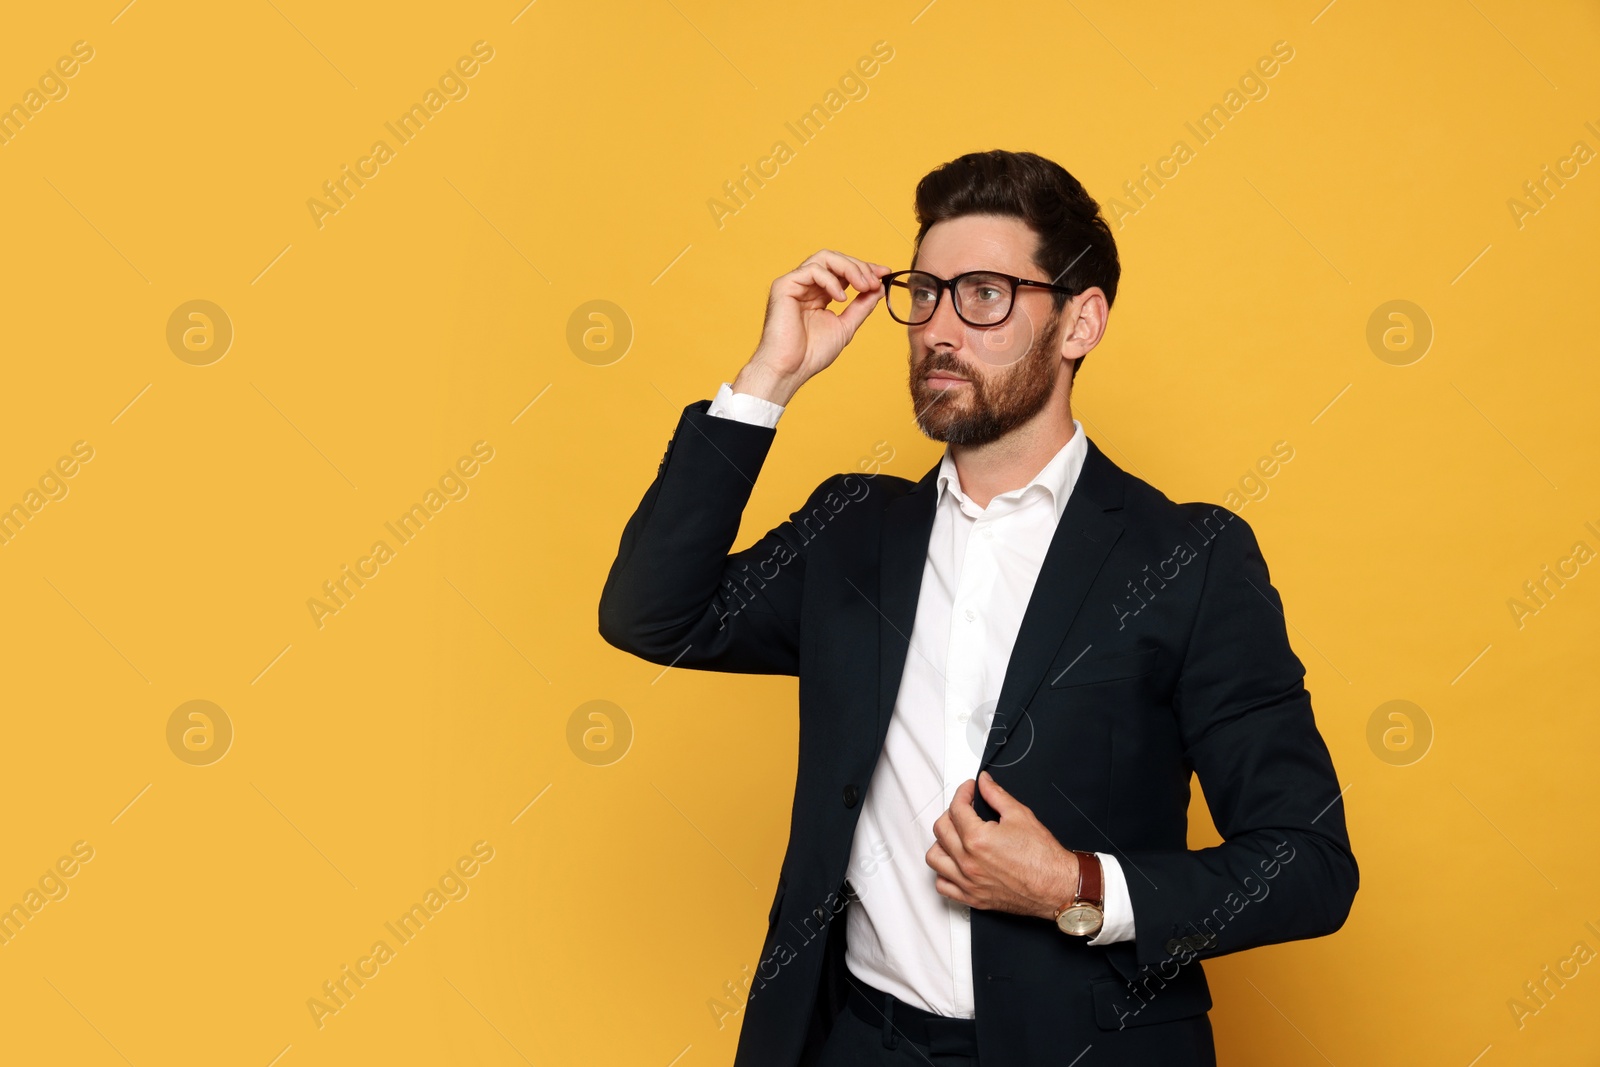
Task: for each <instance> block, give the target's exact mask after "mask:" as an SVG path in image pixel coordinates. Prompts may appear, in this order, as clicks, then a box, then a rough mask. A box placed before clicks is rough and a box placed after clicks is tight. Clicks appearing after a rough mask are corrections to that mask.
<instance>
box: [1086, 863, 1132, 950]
mask: <svg viewBox="0 0 1600 1067" xmlns="http://www.w3.org/2000/svg"><path fill="white" fill-rule="evenodd" d="M1095 855H1096V856H1098V857H1100V868H1101V870H1102V871H1103V872H1104V873H1105V883H1106V884H1105V894H1106V901H1105V903H1106V911H1105V921H1104V922H1103V923H1101V925H1100V932H1099V933H1098V934H1096V935H1095V936H1094V938H1093V939H1091V940H1090V942H1089V944H1091V945H1109V944H1111V943H1112V942H1113V941H1132V940H1133V901H1132V900H1131V899H1129V897H1128V880H1127V879H1126V878H1124V877H1123V875H1122V864H1120V863H1118V862H1117V858H1116V857H1115V856H1110V855H1107V854H1106V853H1104V852H1096V853H1095Z"/></svg>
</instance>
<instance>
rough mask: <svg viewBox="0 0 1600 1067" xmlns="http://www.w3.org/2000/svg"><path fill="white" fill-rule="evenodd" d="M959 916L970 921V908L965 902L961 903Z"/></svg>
mask: <svg viewBox="0 0 1600 1067" xmlns="http://www.w3.org/2000/svg"><path fill="white" fill-rule="evenodd" d="M961 917H962V918H963V919H965V920H967V921H968V922H971V921H972V909H971V908H969V907H967V906H966V905H965V904H963V905H961Z"/></svg>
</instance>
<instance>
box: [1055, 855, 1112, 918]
mask: <svg viewBox="0 0 1600 1067" xmlns="http://www.w3.org/2000/svg"><path fill="white" fill-rule="evenodd" d="M1072 854H1073V855H1074V856H1076V857H1078V892H1077V894H1076V895H1075V896H1074V897H1073V899H1072V900H1071V901H1069V902H1068V903H1066V904H1063V905H1061V907H1059V908H1057V909H1056V914H1055V920H1056V926H1057V927H1059V928H1060V930H1061V932H1062V933H1064V934H1074V935H1076V936H1079V937H1087V936H1090V935H1093V934H1096V933H1099V931H1100V925H1101V924H1102V923H1103V922H1105V917H1106V915H1105V908H1106V894H1105V884H1106V883H1105V872H1104V871H1103V870H1101V869H1100V857H1099V856H1096V855H1095V854H1094V853H1093V852H1079V851H1078V850H1077V849H1073V850H1072Z"/></svg>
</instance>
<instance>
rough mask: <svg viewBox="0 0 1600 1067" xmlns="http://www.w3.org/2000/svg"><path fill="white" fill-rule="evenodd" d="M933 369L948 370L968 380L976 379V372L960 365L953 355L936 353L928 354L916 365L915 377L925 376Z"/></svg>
mask: <svg viewBox="0 0 1600 1067" xmlns="http://www.w3.org/2000/svg"><path fill="white" fill-rule="evenodd" d="M934 371H949V372H950V373H951V374H958V375H960V376H961V377H963V378H966V379H968V380H969V381H976V380H977V378H978V376H977V375H976V374H974V373H973V372H972V371H970V370H968V369H967V368H966V367H964V366H962V365H961V363H959V362H958V361H957V360H956V359H955V358H954V357H951V356H938V355H930V356H927V357H925V358H924V359H923V361H922V363H921V364H920V365H918V367H917V377H919V378H921V377H926V376H927V375H929V374H932V373H933V372H934Z"/></svg>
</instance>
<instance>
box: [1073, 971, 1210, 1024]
mask: <svg viewBox="0 0 1600 1067" xmlns="http://www.w3.org/2000/svg"><path fill="white" fill-rule="evenodd" d="M1091 989H1092V991H1093V993H1094V1021H1095V1023H1096V1024H1097V1025H1098V1026H1099V1027H1100V1029H1102V1030H1121V1029H1124V1028H1125V1027H1129V1026H1148V1025H1149V1024H1151V1023H1167V1022H1172V1021H1173V1020H1175V1019H1186V1018H1188V1017H1189V1016H1191V1015H1199V1014H1201V1013H1203V1012H1207V1011H1210V1010H1211V990H1210V988H1209V987H1208V986H1207V984H1206V980H1205V975H1204V974H1203V973H1201V972H1196V973H1195V974H1193V975H1182V974H1180V975H1179V976H1178V977H1176V978H1174V979H1173V980H1172V981H1170V982H1165V981H1162V980H1161V978H1159V977H1157V976H1156V975H1154V974H1152V975H1151V976H1150V977H1149V978H1148V979H1146V980H1145V981H1144V982H1142V983H1140V984H1138V985H1135V986H1131V987H1130V986H1129V985H1128V983H1126V982H1124V981H1123V980H1122V979H1121V978H1100V979H1096V980H1095V981H1094V982H1093V983H1092V984H1091Z"/></svg>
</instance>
